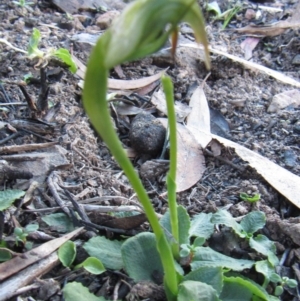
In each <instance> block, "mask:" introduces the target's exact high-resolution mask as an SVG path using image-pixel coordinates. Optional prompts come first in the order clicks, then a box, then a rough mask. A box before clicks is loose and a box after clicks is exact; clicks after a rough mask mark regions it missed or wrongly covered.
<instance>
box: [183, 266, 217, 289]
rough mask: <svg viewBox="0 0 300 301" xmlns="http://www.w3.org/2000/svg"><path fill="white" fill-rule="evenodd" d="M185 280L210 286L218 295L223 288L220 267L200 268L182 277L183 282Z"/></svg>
mask: <svg viewBox="0 0 300 301" xmlns="http://www.w3.org/2000/svg"><path fill="white" fill-rule="evenodd" d="M186 280H193V281H199V282H203V283H206V284H208V285H211V286H212V287H213V288H214V289H215V290H216V291H217V292H218V294H220V293H221V291H222V287H223V269H222V268H220V267H202V268H199V269H197V270H195V271H192V272H190V273H189V274H187V275H186V276H185V277H184V281H186Z"/></svg>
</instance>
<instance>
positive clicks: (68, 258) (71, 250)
mask: <svg viewBox="0 0 300 301" xmlns="http://www.w3.org/2000/svg"><path fill="white" fill-rule="evenodd" d="M75 257H76V245H75V244H74V242H73V241H71V240H68V241H66V242H65V243H64V244H63V245H61V246H60V247H59V249H58V258H59V260H60V262H61V263H62V264H63V266H64V267H70V266H71V264H72V263H73V261H74V259H75Z"/></svg>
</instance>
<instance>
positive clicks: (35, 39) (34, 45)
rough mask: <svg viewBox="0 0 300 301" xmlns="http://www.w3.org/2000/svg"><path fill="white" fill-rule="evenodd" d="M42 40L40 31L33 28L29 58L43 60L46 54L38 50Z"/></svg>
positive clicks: (28, 50)
mask: <svg viewBox="0 0 300 301" xmlns="http://www.w3.org/2000/svg"><path fill="white" fill-rule="evenodd" d="M40 39H41V33H40V31H39V30H38V29H36V28H33V30H32V34H31V37H30V39H29V44H28V48H27V52H28V55H29V57H35V56H37V57H40V58H42V57H43V55H44V53H43V52H42V51H41V50H39V49H38V44H39V42H40Z"/></svg>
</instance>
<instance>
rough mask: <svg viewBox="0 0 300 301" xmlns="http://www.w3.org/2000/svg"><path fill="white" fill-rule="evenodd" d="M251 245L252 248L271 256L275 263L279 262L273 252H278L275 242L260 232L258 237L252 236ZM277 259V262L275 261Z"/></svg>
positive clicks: (272, 261)
mask: <svg viewBox="0 0 300 301" xmlns="http://www.w3.org/2000/svg"><path fill="white" fill-rule="evenodd" d="M249 245H250V247H251V248H252V249H254V250H255V251H257V252H258V253H260V254H263V255H265V256H267V257H268V258H269V257H270V259H271V263H272V264H273V265H276V264H277V263H278V259H277V260H276V256H275V257H274V256H273V255H272V254H275V252H276V246H275V243H274V242H273V241H271V240H269V238H268V237H266V236H264V235H262V234H259V235H257V236H256V237H251V238H250V240H249ZM274 260H275V262H274Z"/></svg>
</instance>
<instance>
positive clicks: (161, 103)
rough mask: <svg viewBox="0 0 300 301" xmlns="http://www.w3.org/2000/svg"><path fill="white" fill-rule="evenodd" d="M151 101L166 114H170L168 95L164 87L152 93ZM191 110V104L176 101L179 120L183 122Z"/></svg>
mask: <svg viewBox="0 0 300 301" xmlns="http://www.w3.org/2000/svg"><path fill="white" fill-rule="evenodd" d="M151 102H152V103H153V104H154V105H155V106H156V108H157V110H159V111H160V112H162V113H164V114H165V115H166V116H167V115H168V110H167V103H166V97H165V93H164V92H163V90H162V89H159V90H158V91H157V92H154V93H153V94H152V97H151ZM190 112H191V108H190V107H189V106H187V105H186V104H184V103H182V102H180V101H175V113H176V120H177V122H183V121H184V119H185V118H186V117H187V116H188V115H189V113H190Z"/></svg>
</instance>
